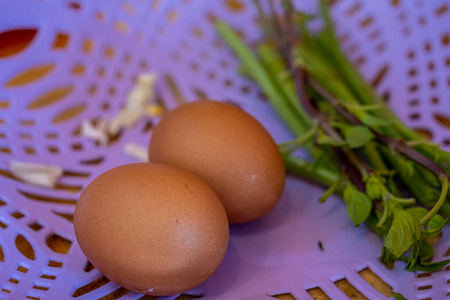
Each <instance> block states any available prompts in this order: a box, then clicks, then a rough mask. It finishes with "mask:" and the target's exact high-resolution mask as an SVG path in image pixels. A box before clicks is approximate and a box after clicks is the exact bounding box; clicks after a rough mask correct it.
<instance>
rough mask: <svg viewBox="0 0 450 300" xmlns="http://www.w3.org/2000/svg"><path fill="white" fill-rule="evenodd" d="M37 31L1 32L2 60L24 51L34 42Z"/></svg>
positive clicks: (0, 49) (0, 50)
mask: <svg viewBox="0 0 450 300" xmlns="http://www.w3.org/2000/svg"><path fill="white" fill-rule="evenodd" d="M37 32H38V31H37V29H34V28H20V29H11V30H8V31H2V32H0V59H1V58H5V57H10V56H13V55H16V54H19V53H20V52H22V51H24V50H25V49H26V48H27V47H28V46H29V45H30V44H31V42H32V41H33V39H34V38H35V36H36V34H37Z"/></svg>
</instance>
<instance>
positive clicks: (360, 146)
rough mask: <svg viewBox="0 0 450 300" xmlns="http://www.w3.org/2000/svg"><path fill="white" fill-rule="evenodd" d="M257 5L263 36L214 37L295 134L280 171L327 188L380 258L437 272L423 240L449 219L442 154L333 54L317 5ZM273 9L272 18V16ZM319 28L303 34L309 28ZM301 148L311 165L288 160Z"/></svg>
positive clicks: (447, 158)
mask: <svg viewBox="0 0 450 300" xmlns="http://www.w3.org/2000/svg"><path fill="white" fill-rule="evenodd" d="M262 4H263V3H260V2H259V1H258V0H255V5H256V6H257V8H258V11H259V13H260V24H261V30H262V31H263V33H264V39H263V40H261V41H260V42H259V43H258V44H257V45H256V46H255V47H249V46H247V45H246V44H245V42H244V41H243V40H242V39H241V38H240V37H239V36H238V34H237V33H236V32H235V31H234V30H233V29H232V28H230V27H229V26H228V25H226V24H225V23H223V22H218V23H217V25H216V26H217V27H216V28H217V31H218V32H219V34H220V35H221V36H222V38H223V39H224V40H225V41H226V42H227V43H228V45H229V46H230V47H231V49H232V50H233V51H234V53H235V54H236V56H237V57H238V58H239V59H240V61H241V71H242V74H243V75H244V76H247V77H249V78H251V79H252V80H254V81H256V82H257V83H258V84H259V86H260V87H261V89H262V90H263V91H264V92H265V94H266V95H267V97H268V99H269V101H270V102H271V104H272V105H273V107H274V109H275V110H276V111H277V113H278V114H279V115H280V116H281V118H282V119H283V121H284V122H285V123H286V125H287V126H288V127H289V128H290V129H291V130H292V132H293V133H294V134H295V136H297V138H295V139H294V140H292V141H290V142H287V143H283V144H281V145H279V147H280V150H281V152H282V154H283V158H284V162H285V165H286V168H287V170H288V171H290V172H293V173H296V174H299V175H301V176H304V177H306V178H308V179H312V180H314V181H316V182H318V183H320V184H323V185H325V186H327V187H328V189H327V190H326V192H325V193H324V195H323V196H322V197H320V199H319V201H320V202H323V201H326V199H327V198H328V197H329V196H330V195H331V194H333V193H337V194H339V195H340V196H341V197H342V198H343V200H344V202H345V203H346V205H347V213H348V216H349V218H350V219H351V220H352V221H353V222H354V224H355V225H356V226H358V225H359V224H361V223H363V222H366V223H367V224H368V225H369V226H370V227H371V228H372V229H373V230H374V232H376V233H377V234H378V235H379V236H380V237H382V238H383V239H384V247H383V249H382V251H381V261H382V262H383V263H384V264H385V265H386V266H388V267H392V265H393V263H394V262H395V261H397V260H402V261H405V262H407V266H406V269H408V270H412V271H413V270H423V271H435V270H438V269H440V268H442V267H443V266H445V265H446V264H448V263H449V262H450V260H445V261H441V262H430V259H431V258H432V256H433V252H434V251H433V246H432V245H431V244H430V239H431V238H433V237H436V236H438V235H439V234H440V232H441V230H442V228H443V227H444V226H445V225H446V224H447V221H448V219H449V216H450V203H449V201H448V199H449V196H450V195H448V188H449V175H448V174H449V170H450V154H449V153H447V152H445V151H443V150H441V149H440V148H439V146H438V145H436V144H433V143H431V142H429V141H427V140H425V139H424V138H423V137H421V136H420V135H419V134H417V133H416V132H414V131H413V130H412V129H410V128H409V127H408V126H406V125H405V124H404V123H403V122H402V121H401V120H400V119H399V118H398V117H397V116H396V115H395V113H394V112H392V111H391V110H390V109H389V107H388V106H387V105H386V104H385V103H384V102H383V101H382V99H380V98H379V97H378V96H377V95H376V93H375V92H374V91H373V89H372V87H371V86H370V85H369V84H368V83H366V82H365V81H364V79H363V78H362V76H361V75H360V74H359V73H358V71H357V70H356V69H355V67H354V66H353V65H352V64H351V63H350V62H349V61H348V60H347V59H346V57H345V56H344V55H343V53H342V51H341V50H340V47H339V43H338V40H337V38H336V35H335V32H334V29H333V24H332V21H331V18H330V16H329V12H328V10H327V7H326V5H325V4H324V2H323V1H322V2H321V11H320V15H318V16H308V15H305V14H302V13H301V12H299V11H296V10H295V9H294V7H293V5H292V4H291V2H290V1H287V0H285V1H283V2H282V8H281V10H277V9H276V8H275V4H274V3H273V2H271V1H270V0H268V3H264V4H267V6H268V9H267V12H266V11H265V10H264V9H263V5H262ZM278 11H280V12H278ZM317 18H320V19H321V20H322V22H323V24H324V25H323V28H322V29H321V30H320V32H318V33H314V34H313V33H311V31H310V30H309V28H310V26H309V25H310V22H312V21H314V20H316V19H317ZM302 147H304V148H305V149H306V150H307V151H308V152H309V154H310V157H311V160H303V159H301V158H299V157H298V156H296V155H295V150H297V149H299V148H302Z"/></svg>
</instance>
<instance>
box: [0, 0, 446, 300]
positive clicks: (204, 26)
mask: <svg viewBox="0 0 450 300" xmlns="http://www.w3.org/2000/svg"><path fill="white" fill-rule="evenodd" d="M230 2H232V3H231V5H230ZM299 2H300V4H299V5H300V6H301V7H302V8H303V9H305V10H306V11H309V12H314V11H315V9H316V8H315V5H314V4H315V2H316V1H306V0H305V1H299ZM233 4H234V5H233ZM449 5H450V3H449V2H448V1H444V0H435V1H424V0H422V1H420V0H410V1H394V0H392V1H388V0H384V1H362V0H359V1H358V0H339V1H336V3H335V4H334V5H333V7H332V12H333V17H334V19H335V21H336V24H337V31H338V33H339V36H340V38H341V40H342V44H343V47H344V49H345V51H346V53H347V54H348V55H349V57H350V58H351V60H352V61H354V62H355V63H357V64H358V66H359V68H360V70H361V71H362V72H363V74H364V75H365V77H366V78H367V79H368V80H370V81H372V82H374V84H375V85H376V87H377V89H378V91H379V93H380V94H381V95H383V96H385V97H386V98H389V101H390V104H391V106H392V107H393V108H394V110H395V111H396V112H397V113H398V114H399V116H400V117H401V118H402V119H403V120H405V121H406V122H407V123H408V124H409V125H411V126H413V127H414V128H417V129H421V130H422V131H426V132H428V133H429V134H432V136H433V139H434V140H435V141H436V142H439V143H441V144H443V146H444V147H446V148H447V149H449V145H450V134H449V133H450V131H449V130H448V127H449V122H448V121H446V118H448V117H450V109H449V105H448V103H449V102H448V101H449V96H448V90H449V86H450V42H449V39H450V37H449V32H450V31H449V28H448V24H449V22H450V14H449ZM255 13H256V12H255V10H254V8H253V6H252V1H243V0H241V1H231V0H230V1H226V0H219V1H201V0H186V1H170V0H169V1H157V0H154V1H149V0H135V1H131V0H130V1H116V0H114V1H113V0H98V1H87V0H84V1H83V0H70V1H65V0H41V1H38V0H20V1H19V0H3V1H1V2H0V34H1V33H2V32H5V31H9V30H18V29H32V30H33V29H35V30H36V34H35V35H34V38H33V39H32V40H31V41H30V43H29V44H28V45H27V47H26V48H25V49H23V51H21V52H19V53H17V54H15V55H13V56H7V57H1V56H0V103H1V104H2V105H0V150H1V151H0V169H1V170H7V169H8V167H9V161H10V160H11V159H16V160H21V161H28V162H39V163H43V164H52V165H55V164H56V165H60V166H62V167H63V168H64V170H66V171H68V172H66V173H65V175H64V176H63V177H62V178H61V181H60V183H61V185H63V186H70V187H72V188H71V190H70V189H64V188H55V189H49V188H41V187H36V186H33V185H30V184H26V183H23V182H19V181H15V180H13V179H11V178H8V177H6V176H0V200H1V202H0V250H1V251H0V258H2V257H3V259H2V260H3V261H2V260H1V259H0V299H24V298H26V297H27V296H28V298H30V297H31V299H36V298H39V299H72V298H73V297H72V296H73V294H74V292H75V291H76V290H77V289H78V288H80V287H82V286H84V285H86V284H88V283H90V282H92V281H94V280H96V279H98V278H99V277H101V274H100V273H99V272H98V271H97V270H95V269H94V270H92V271H90V272H86V271H84V268H85V266H86V263H87V260H86V258H85V257H84V255H83V253H82V252H81V250H80V248H79V247H78V245H77V243H76V239H75V236H74V232H73V225H72V223H71V222H69V221H68V220H67V219H65V218H63V217H61V214H67V215H71V214H73V210H74V204H75V203H76V199H77V197H78V196H79V193H80V190H81V188H83V187H85V186H86V185H87V184H88V183H89V182H90V181H91V180H92V179H93V178H95V177H96V176H98V175H99V174H101V173H102V172H104V171H105V170H108V169H110V168H112V167H115V166H117V165H120V164H125V163H131V162H135V161H134V160H133V159H132V158H130V157H128V156H126V155H125V154H124V153H123V146H124V145H125V144H126V143H127V142H130V141H133V142H136V143H139V144H141V145H143V146H146V145H147V143H148V140H149V138H150V134H151V132H150V131H147V130H145V128H146V127H147V126H146V122H147V120H142V121H140V123H139V124H137V125H136V126H135V127H134V128H133V129H130V130H126V131H125V132H124V133H123V134H122V135H121V136H120V138H119V139H118V140H117V141H115V142H114V143H113V144H111V145H109V146H108V147H100V146H97V145H95V144H94V143H93V142H92V141H90V140H87V139H85V138H83V137H81V136H80V135H79V134H78V133H77V128H78V127H79V125H80V123H81V121H82V120H85V119H95V118H99V117H106V118H107V117H111V116H112V115H114V114H115V113H116V112H117V110H118V109H119V108H120V106H121V105H122V104H123V102H124V100H125V98H126V94H127V92H128V91H129V90H130V88H131V87H132V85H133V83H134V80H135V77H136V76H137V75H138V74H139V73H140V72H144V71H153V72H157V73H158V74H159V81H158V91H159V93H160V94H161V98H162V100H163V101H164V103H165V104H166V105H167V107H169V108H172V107H175V106H176V105H177V104H178V103H179V102H180V101H183V99H184V100H187V101H191V100H194V99H197V98H199V97H204V96H205V95H206V96H207V97H209V98H213V99H218V100H224V101H232V102H234V103H237V104H238V105H240V106H241V107H242V108H244V109H245V110H247V111H248V112H250V113H251V114H253V115H254V116H255V117H256V118H257V119H258V120H260V121H261V123H262V124H263V125H264V126H266V128H268V130H269V131H270V133H271V134H272V135H273V136H274V138H275V139H276V141H277V142H281V141H286V140H288V139H290V138H292V136H291V134H290V133H289V131H288V130H287V129H286V128H285V127H284V126H283V123H282V121H280V120H279V119H278V117H277V116H276V115H275V113H274V112H273V110H272V109H271V108H270V106H269V104H268V103H267V102H266V101H265V100H264V99H263V98H262V97H261V95H260V92H259V90H258V88H257V86H255V85H254V84H252V83H250V82H249V81H247V80H246V79H244V78H241V77H239V76H237V67H238V64H237V61H236V60H235V58H234V57H233V56H232V55H231V53H230V51H229V50H228V49H227V48H226V47H225V46H224V45H223V44H222V43H221V42H220V39H219V38H218V37H217V35H216V34H215V32H214V30H213V28H212V26H211V24H212V22H211V20H213V19H214V18H221V19H224V20H226V21H227V22H229V23H230V24H231V25H232V26H234V27H235V28H237V29H239V30H241V32H242V33H243V34H244V36H245V38H246V39H247V40H248V41H250V42H251V41H254V40H255V39H256V38H257V37H258V35H259V33H258V30H257V28H256V26H255V16H256V14H255ZM55 41H58V42H57V43H56V45H57V47H55ZM43 65H46V66H47V67H48V69H49V70H50V71H49V72H48V73H47V74H46V76H44V77H42V78H39V79H36V81H34V82H30V83H27V84H24V85H20V86H13V87H11V86H6V84H7V83H8V82H9V81H10V80H11V78H13V77H15V76H16V75H18V74H19V73H22V72H24V71H26V70H29V69H31V68H35V67H38V66H43ZM52 67H53V68H52ZM173 82H175V83H176V87H177V88H176V89H177V92H174V90H176V89H174V87H173ZM52 91H53V93H50V94H48V93H49V92H52ZM36 99H38V100H39V99H40V101H41V103H44V104H46V105H44V106H41V107H39V108H33V107H34V106H33V105H30V104H32V103H34V101H36ZM49 99H50V100H51V101H49ZM46 101H47V102H46ZM74 111H75V112H76V113H73V112H74ZM68 112H72V114H73V115H72V117H71V118H70V119H69V120H66V121H64V122H58V118H57V117H58V116H60V114H61V113H66V114H67V113H68ZM74 173H77V174H78V175H82V176H74ZM2 174H3V172H0V175H2ZM73 190H75V192H74V191H73ZM321 193H323V190H322V189H321V188H319V187H316V186H313V185H311V184H309V183H306V182H304V181H301V180H300V179H298V178H294V177H288V179H287V182H286V188H285V192H284V195H283V197H282V200H281V202H280V204H279V205H278V207H277V208H276V209H275V211H273V212H272V213H270V214H269V215H268V216H266V217H264V218H262V219H260V220H258V221H256V222H253V223H249V224H244V225H239V226H231V241H230V246H229V249H228V252H227V254H226V257H225V260H224V262H223V264H222V265H221V267H220V268H219V269H218V270H217V272H216V273H215V274H214V275H213V276H212V277H211V278H210V279H209V280H208V281H207V282H205V283H204V284H203V285H201V286H200V287H198V288H197V289H195V290H194V291H192V293H193V294H203V295H204V299H242V300H243V299H273V298H271V297H270V295H275V294H280V293H285V292H289V293H291V294H292V295H294V296H295V297H296V298H297V299H311V297H310V296H309V294H308V293H307V290H308V289H311V288H314V287H320V288H321V289H322V290H323V291H324V292H325V293H326V294H328V296H329V297H331V298H332V299H348V298H347V297H346V296H345V294H344V293H343V292H342V291H341V290H340V289H338V288H337V287H336V285H335V284H334V282H335V281H337V280H339V279H342V278H346V279H347V280H348V281H349V282H350V283H351V284H352V285H353V286H354V287H355V288H357V289H358V290H359V291H361V292H362V293H363V294H364V295H366V297H368V298H369V299H384V298H385V297H384V296H383V295H382V294H380V293H379V292H378V291H377V290H375V289H374V288H373V287H371V286H370V285H369V284H368V283H367V282H366V281H365V280H364V279H363V278H362V277H361V276H360V275H359V274H358V271H360V270H362V269H364V268H367V267H368V268H370V269H371V270H372V271H373V272H375V273H376V274H378V276H380V277H381V278H382V279H383V280H384V281H385V282H387V283H388V284H389V285H391V286H392V287H393V290H394V291H396V292H401V293H402V294H403V295H404V296H406V297H407V298H408V299H429V298H432V299H444V298H445V297H447V295H448V293H449V291H450V285H448V284H447V279H448V278H450V273H448V271H447V270H445V269H444V270H442V271H439V272H436V273H434V274H422V275H421V276H419V277H418V276H417V274H415V273H412V272H407V271H405V270H403V268H404V264H401V263H397V264H396V266H395V269H394V270H387V269H386V268H385V267H384V266H383V265H382V264H381V263H380V262H379V261H378V257H379V254H380V250H381V246H382V241H381V240H380V239H379V238H378V237H377V236H376V235H374V234H373V233H372V232H370V230H368V229H367V228H366V227H365V226H361V227H359V228H355V227H353V226H352V223H351V222H350V221H349V219H348V218H347V217H346V212H345V206H344V205H343V203H342V201H341V200H340V199H339V198H338V197H332V198H330V199H329V200H328V201H327V202H326V203H325V204H318V202H317V199H318V197H319V196H320V195H321ZM3 202H4V203H5V204H4V205H1V204H3ZM17 212H20V214H18V213H17ZM21 215H22V216H21ZM34 223H38V224H39V225H40V226H41V228H40V229H39V230H37V229H38V227H36V226H32V227H33V228H34V229H33V228H31V227H30V225H31V224H34ZM54 234H56V235H58V236H60V237H63V238H65V239H67V240H69V241H71V242H72V245H71V248H70V250H69V252H68V253H67V254H64V253H56V252H54V251H53V250H51V249H50V248H49V247H48V246H47V243H46V240H47V238H48V237H50V236H52V235H54ZM23 239H25V240H26V241H28V243H29V244H30V247H32V248H33V251H34V257H33V256H30V255H27V256H28V257H25V256H24V255H23V254H21V253H20V252H19V250H18V249H17V248H16V246H15V245H16V242H17V241H18V240H19V241H20V240H23ZM319 241H320V242H321V243H322V245H323V248H324V249H323V250H321V249H320V248H319V246H318V243H319ZM118 242H120V241H118ZM449 243H450V237H449V230H448V228H446V229H445V230H444V234H443V237H442V239H441V241H440V242H439V243H438V244H437V246H436V255H435V259H440V258H443V257H444V256H446V255H447V253H446V251H447V249H448V246H449ZM1 254H3V255H1ZM51 261H53V262H51ZM54 262H58V264H56V265H55V263H54ZM55 266H56V267H55ZM25 269H27V271H26V272H25V271H24V270H25ZM45 275H47V276H45ZM118 289H119V286H117V285H115V284H114V283H112V282H110V283H107V284H105V285H103V286H101V287H99V288H97V289H95V290H92V291H90V292H89V293H86V294H84V295H80V296H78V297H77V298H78V299H98V298H101V297H104V296H107V295H109V297H112V293H114V292H115V291H116V292H117V290H118ZM119 291H120V290H119ZM33 297H35V298H33ZM140 297H142V295H139V294H136V293H128V294H126V295H124V296H122V297H121V298H120V299H139V298H140ZM107 299H111V298H107ZM165 299H175V296H174V297H167V298H165Z"/></svg>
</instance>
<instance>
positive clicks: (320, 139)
mask: <svg viewBox="0 0 450 300" xmlns="http://www.w3.org/2000/svg"><path fill="white" fill-rule="evenodd" d="M316 142H317V144H319V145H330V146H335V147H342V146H345V142H344V141H339V140H336V139H333V138H331V137H329V136H328V135H326V134H325V133H324V132H323V131H321V130H319V132H318V135H317V140H316Z"/></svg>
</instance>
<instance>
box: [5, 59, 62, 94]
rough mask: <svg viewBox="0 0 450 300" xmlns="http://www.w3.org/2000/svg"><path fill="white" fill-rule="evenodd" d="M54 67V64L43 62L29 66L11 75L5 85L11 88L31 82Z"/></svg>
mask: <svg viewBox="0 0 450 300" xmlns="http://www.w3.org/2000/svg"><path fill="white" fill-rule="evenodd" d="M54 69H55V65H54V64H44V65H40V66H37V67H33V68H30V69H28V70H25V71H22V72H21V73H19V74H17V75H15V76H14V77H12V78H11V79H10V80H9V81H7V82H6V84H5V87H8V88H12V87H19V86H22V85H26V84H30V83H33V82H35V81H37V80H40V79H42V78H44V77H46V76H47V75H48V74H50V73H51V72H52V71H53V70H54Z"/></svg>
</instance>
